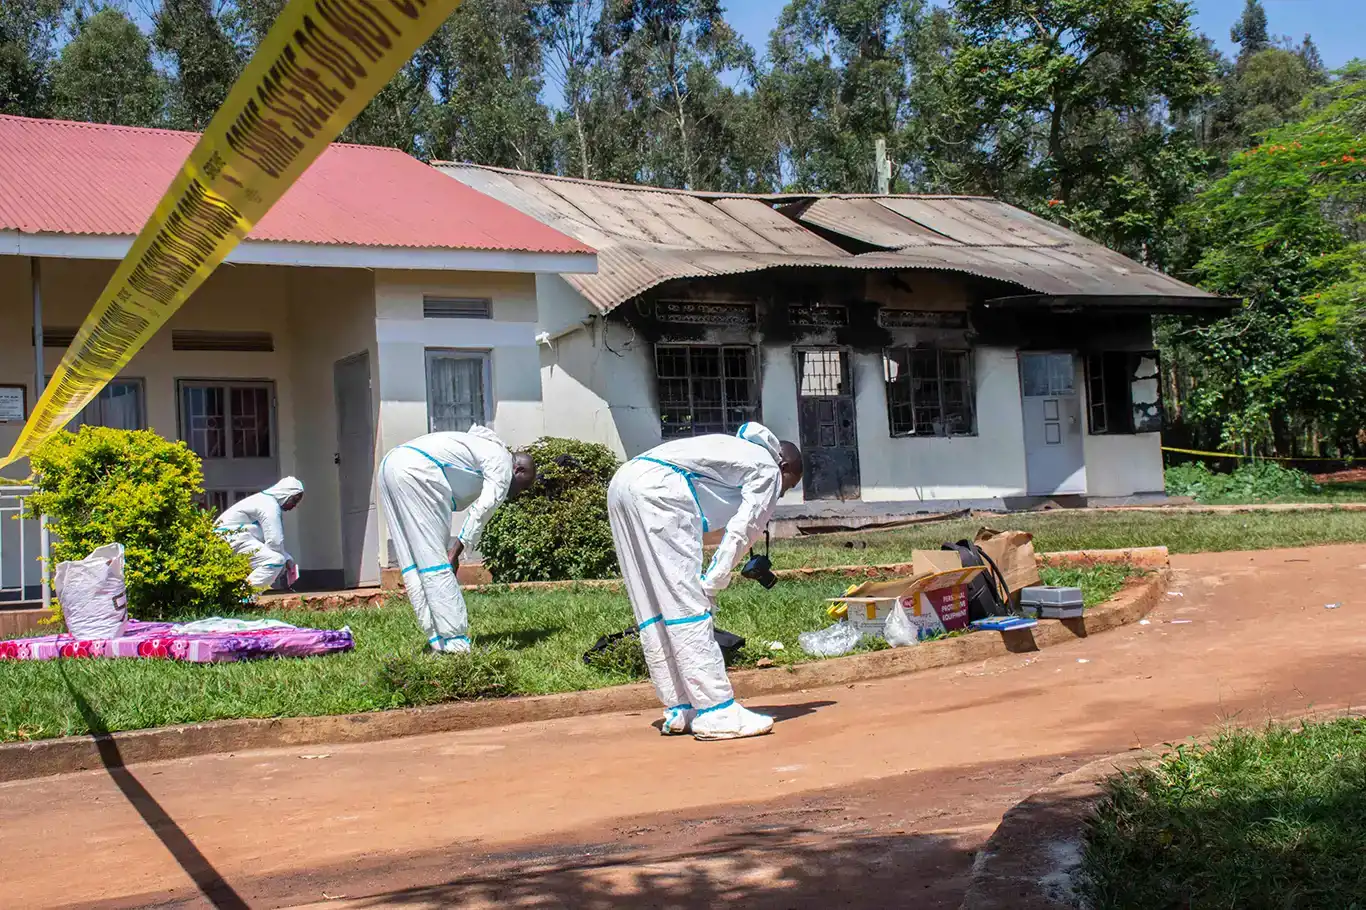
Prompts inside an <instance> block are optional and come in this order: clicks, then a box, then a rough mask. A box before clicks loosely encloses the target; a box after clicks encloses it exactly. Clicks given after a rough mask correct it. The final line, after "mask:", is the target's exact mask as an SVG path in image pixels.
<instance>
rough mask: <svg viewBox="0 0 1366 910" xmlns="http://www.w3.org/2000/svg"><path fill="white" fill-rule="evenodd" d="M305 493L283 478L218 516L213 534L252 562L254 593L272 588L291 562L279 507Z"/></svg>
mask: <svg viewBox="0 0 1366 910" xmlns="http://www.w3.org/2000/svg"><path fill="white" fill-rule="evenodd" d="M303 491H304V485H303V484H302V483H300V482H299V481H298V480H296V479H294V478H293V477H286V478H285V479H284V480H281V481H280V482H279V483H277V484H276V485H275V486H273V487H269V488H267V489H265V490H262V491H261V492H260V493H256V494H253V495H251V496H248V497H247V498H246V499H244V500H242V501H241V502H239V503H237V504H236V505H234V506H230V507H229V508H228V510H227V511H226V512H224V513H223V514H222V515H219V516H218V521H217V522H216V523H215V525H214V530H216V531H217V532H218V533H220V534H222V535H224V536H225V537H227V539H228V544H229V545H230V546H231V547H232V551H233V552H234V553H237V554H239V555H242V556H246V557H247V558H248V559H250V560H251V575H250V576H248V578H247V581H248V583H249V584H250V585H251V586H252V587H253V588H255V589H256V590H257V591H264V590H266V589H267V588H269V587H270V586H271V585H273V584H275V579H277V578H279V577H280V573H281V572H283V571H284V569H285V566H286V565H288V564H290V563H292V562H293V561H294V558H293V557H292V556H290V555H289V553H287V552H285V525H284V519H285V513H284V510H283V509H282V508H280V507H281V506H283V505H284V504H285V502H287V501H288V500H289V498H290V497H292V496H295V495H297V494H299V493H302V492H303ZM290 576H291V577H290V578H288V579H286V580H287V581H288V583H289V584H294V582H295V581H296V580H297V579H298V577H299V570H298V567H297V566H295V567H294V569H293V570H292V571H291V572H290Z"/></svg>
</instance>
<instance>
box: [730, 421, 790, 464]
mask: <svg viewBox="0 0 1366 910" xmlns="http://www.w3.org/2000/svg"><path fill="white" fill-rule="evenodd" d="M735 435H736V436H738V437H740V438H741V439H743V440H745V442H752V443H754V444H755V445H756V446H760V447H762V448H765V449H767V450H768V454H770V455H772V456H773V460H774V461H775V462H776V461H778V447H779V443H778V437H777V436H775V435H774V433H773V431H772V430H770V429H769V428H768V427H766V426H764V425H763V424H761V423H753V422H750V423H747V424H744V425H743V426H741V427H740V430H739V432H737V433H736V434H735Z"/></svg>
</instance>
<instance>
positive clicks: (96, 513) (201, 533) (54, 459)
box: [28, 426, 251, 619]
mask: <svg viewBox="0 0 1366 910" xmlns="http://www.w3.org/2000/svg"><path fill="white" fill-rule="evenodd" d="M31 461H32V466H33V471H34V473H35V474H36V475H37V484H38V492H37V493H35V494H34V495H33V496H32V497H30V498H29V500H28V507H29V510H30V513H31V514H32V515H38V514H43V515H47V516H48V522H49V525H50V527H51V528H52V533H53V541H52V561H53V564H54V565H56V564H57V563H59V562H65V561H67V560H79V559H84V558H85V557H87V556H89V555H90V553H91V552H92V551H93V550H95V549H96V548H97V547H101V546H104V545H105V544H110V543H121V544H123V548H124V583H125V584H126V585H127V588H128V609H129V612H130V613H131V614H132V615H133V616H136V617H137V618H139V619H164V618H167V617H178V616H193V615H208V614H211V613H214V612H219V611H221V610H224V609H227V608H232V607H234V606H236V605H239V604H240V603H241V601H242V598H244V597H246V596H247V595H248V594H250V593H251V592H250V589H249V588H248V586H247V573H248V571H249V566H248V564H247V560H246V558H245V557H242V556H236V555H234V554H233V552H232V550H231V548H229V546H228V544H227V542H226V541H225V540H224V539H223V538H222V537H221V536H219V535H218V534H215V533H214V530H213V520H214V516H212V515H210V514H209V513H208V512H205V511H204V510H203V509H202V508H200V507H199V505H198V504H197V503H196V502H195V499H194V498H195V497H196V496H198V495H199V494H201V493H202V492H203V482H204V476H203V472H202V470H201V468H200V463H199V458H198V456H196V455H195V454H194V453H193V452H191V451H190V450H189V448H187V447H186V446H185V444H184V443H182V442H169V441H167V440H165V439H163V438H161V437H160V436H158V435H157V434H156V433H153V432H150V431H148V430H137V431H128V430H111V429H107V428H104V427H88V426H87V427H81V431H80V433H79V434H72V433H58V434H57V435H55V436H53V437H52V438H51V439H49V440H48V441H47V442H46V443H44V444H43V445H42V447H41V448H39V449H38V451H37V452H35V453H34V454H33V457H32V459H31Z"/></svg>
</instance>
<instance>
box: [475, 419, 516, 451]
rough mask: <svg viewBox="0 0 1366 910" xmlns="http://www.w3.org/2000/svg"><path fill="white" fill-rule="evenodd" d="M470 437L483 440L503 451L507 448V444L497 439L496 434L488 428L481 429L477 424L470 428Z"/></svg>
mask: <svg viewBox="0 0 1366 910" xmlns="http://www.w3.org/2000/svg"><path fill="white" fill-rule="evenodd" d="M470 435H471V436H477V437H479V438H480V439H483V440H485V441H486V442H491V443H493V444H494V445H497V446H502V447H503V448H505V449H506V448H507V443H505V442H503V440H501V439H499V438H498V434H497V433H495V432H493V431H492V430H490V429H489V428H488V427H481V426H480V425H479V424H477V423H476V424H475V425H474V426H472V427H470Z"/></svg>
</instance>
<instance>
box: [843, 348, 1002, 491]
mask: <svg viewBox="0 0 1366 910" xmlns="http://www.w3.org/2000/svg"><path fill="white" fill-rule="evenodd" d="M974 353H975V357H974V361H973V369H974V370H975V371H976V382H977V435H976V436H951V437H947V438H942V437H935V438H921V439H917V438H906V437H901V438H892V436H891V435H890V429H889V424H888V419H887V392H886V385H885V383H884V381H883V372H882V359H881V357H880V356H879V355H876V354H856V355H854V358H853V359H854V393H855V403H856V406H857V408H858V441H859V473H860V475H861V478H862V483H863V499H864V501H866V502H915V501H932V500H944V499H995V498H999V497H1003V496H1019V495H1022V494H1023V493H1024V489H1025V462H1024V421H1023V416H1022V412H1021V410H1020V378H1019V369H1018V367H1017V365H1016V358H1015V351H1014V350H1011V349H1007V348H977V349H976V350H975V352H974Z"/></svg>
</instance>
